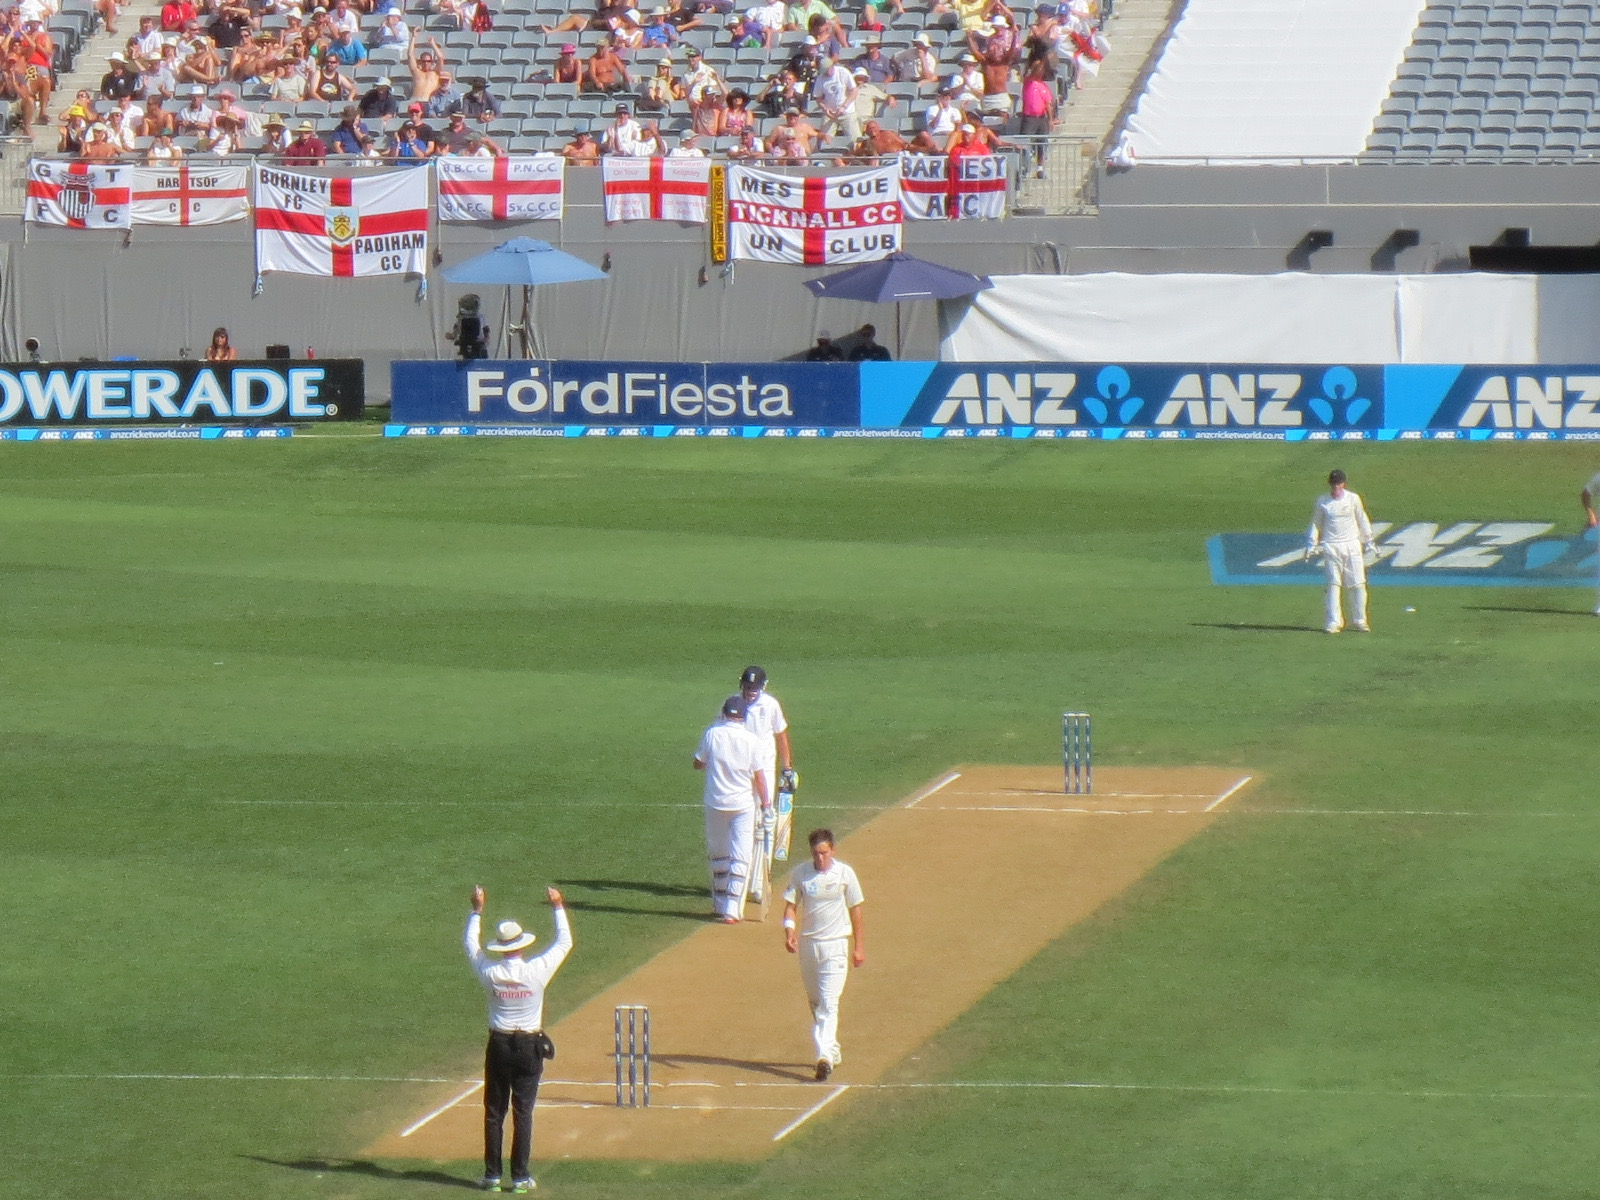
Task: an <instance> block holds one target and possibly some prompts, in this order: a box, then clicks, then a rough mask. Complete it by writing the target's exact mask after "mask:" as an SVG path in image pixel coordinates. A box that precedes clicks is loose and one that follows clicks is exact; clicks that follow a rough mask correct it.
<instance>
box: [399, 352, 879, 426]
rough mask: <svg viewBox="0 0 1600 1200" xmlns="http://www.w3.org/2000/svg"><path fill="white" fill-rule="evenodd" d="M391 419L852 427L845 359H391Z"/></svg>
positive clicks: (854, 390)
mask: <svg viewBox="0 0 1600 1200" xmlns="http://www.w3.org/2000/svg"><path fill="white" fill-rule="evenodd" d="M391 381H392V388H393V390H392V392H391V399H390V409H389V412H390V416H391V418H392V419H393V420H394V421H396V422H400V423H403V424H416V425H442V424H443V425H459V424H483V425H500V426H516V425H559V426H599V427H606V426H670V427H675V428H676V427H691V428H693V427H708V426H718V427H725V428H730V429H731V428H734V427H749V426H757V427H761V426H772V427H787V426H811V427H850V426H855V425H858V424H859V423H860V420H859V417H860V403H859V393H858V372H857V369H856V368H855V367H854V366H850V365H847V364H843V363H637V362H635V363H620V362H584V361H572V362H566V361H551V360H548V359H531V360H526V361H521V360H519V361H510V362H491V361H487V360H477V361H474V362H468V363H450V362H397V363H395V364H394V365H393V367H392V368H391Z"/></svg>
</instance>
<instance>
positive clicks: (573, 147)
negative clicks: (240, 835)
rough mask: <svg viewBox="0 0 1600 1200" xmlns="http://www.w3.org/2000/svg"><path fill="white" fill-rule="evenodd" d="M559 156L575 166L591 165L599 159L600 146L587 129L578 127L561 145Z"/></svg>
mask: <svg viewBox="0 0 1600 1200" xmlns="http://www.w3.org/2000/svg"><path fill="white" fill-rule="evenodd" d="M561 157H562V158H564V159H566V160H567V161H568V162H569V163H571V164H572V165H573V166H575V167H592V166H595V165H596V164H597V163H599V161H600V147H599V145H598V144H597V143H596V142H595V140H594V138H593V137H591V136H590V134H589V131H588V130H587V129H580V130H578V132H577V133H575V134H573V135H572V140H571V141H570V142H568V143H567V144H566V145H565V146H563V147H561Z"/></svg>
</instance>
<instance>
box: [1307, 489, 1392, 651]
mask: <svg viewBox="0 0 1600 1200" xmlns="http://www.w3.org/2000/svg"><path fill="white" fill-rule="evenodd" d="M1377 550H1378V548H1377V546H1375V545H1374V544H1373V541H1372V522H1371V521H1369V520H1367V510H1366V507H1365V506H1364V505H1363V504H1362V503H1361V497H1360V496H1358V495H1356V494H1355V493H1354V492H1352V491H1351V490H1350V489H1349V488H1347V487H1345V475H1344V472H1343V471H1331V472H1329V474H1328V494H1327V495H1326V496H1318V497H1317V502H1316V504H1315V505H1313V506H1312V509H1311V528H1310V529H1309V530H1308V531H1307V532H1306V557H1307V558H1310V557H1312V556H1314V555H1317V554H1320V555H1322V569H1323V572H1324V573H1325V574H1326V576H1327V579H1328V597H1327V598H1328V622H1327V624H1326V625H1325V626H1324V627H1323V628H1324V629H1326V630H1327V632H1329V633H1338V632H1339V631H1340V630H1341V629H1343V628H1344V610H1343V606H1342V605H1341V603H1340V596H1339V590H1340V588H1349V589H1350V627H1351V628H1352V629H1354V630H1356V631H1357V632H1358V633H1366V632H1368V630H1370V629H1371V626H1370V625H1368V624H1367V562H1366V557H1365V556H1366V555H1368V554H1376V553H1377Z"/></svg>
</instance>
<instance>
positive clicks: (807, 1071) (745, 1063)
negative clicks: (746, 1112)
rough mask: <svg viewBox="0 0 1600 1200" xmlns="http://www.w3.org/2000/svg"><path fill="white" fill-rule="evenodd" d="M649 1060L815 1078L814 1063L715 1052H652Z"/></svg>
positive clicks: (801, 1080)
mask: <svg viewBox="0 0 1600 1200" xmlns="http://www.w3.org/2000/svg"><path fill="white" fill-rule="evenodd" d="M650 1061H651V1062H653V1063H660V1064H662V1065H663V1066H669V1067H688V1066H702V1067H733V1068H735V1069H737V1070H740V1071H754V1072H755V1073H756V1074H758V1075H771V1076H773V1077H774V1078H776V1079H788V1080H792V1081H795V1082H799V1083H810V1082H812V1081H813V1080H814V1079H815V1076H814V1075H813V1074H812V1071H813V1070H814V1069H815V1067H814V1064H807V1063H777V1062H755V1061H753V1060H751V1059H747V1058H722V1057H719V1056H717V1055H715V1054H652V1055H651V1056H650Z"/></svg>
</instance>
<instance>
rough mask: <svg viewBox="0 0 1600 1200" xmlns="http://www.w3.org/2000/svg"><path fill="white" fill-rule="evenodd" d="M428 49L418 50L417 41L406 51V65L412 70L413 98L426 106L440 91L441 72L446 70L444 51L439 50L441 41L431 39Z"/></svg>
mask: <svg viewBox="0 0 1600 1200" xmlns="http://www.w3.org/2000/svg"><path fill="white" fill-rule="evenodd" d="M428 47H429V48H428V49H426V50H423V51H421V52H420V53H419V52H418V50H417V44H416V42H415V41H413V42H412V43H411V48H410V49H409V50H407V51H406V65H407V66H408V67H410V68H411V98H412V99H413V100H420V101H422V103H424V104H426V103H427V102H428V101H429V100H431V99H433V93H434V92H436V91H438V90H439V72H440V71H442V70H443V69H444V66H445V60H444V51H443V50H440V49H439V40H438V39H437V38H432V37H430V38H429V39H428Z"/></svg>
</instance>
